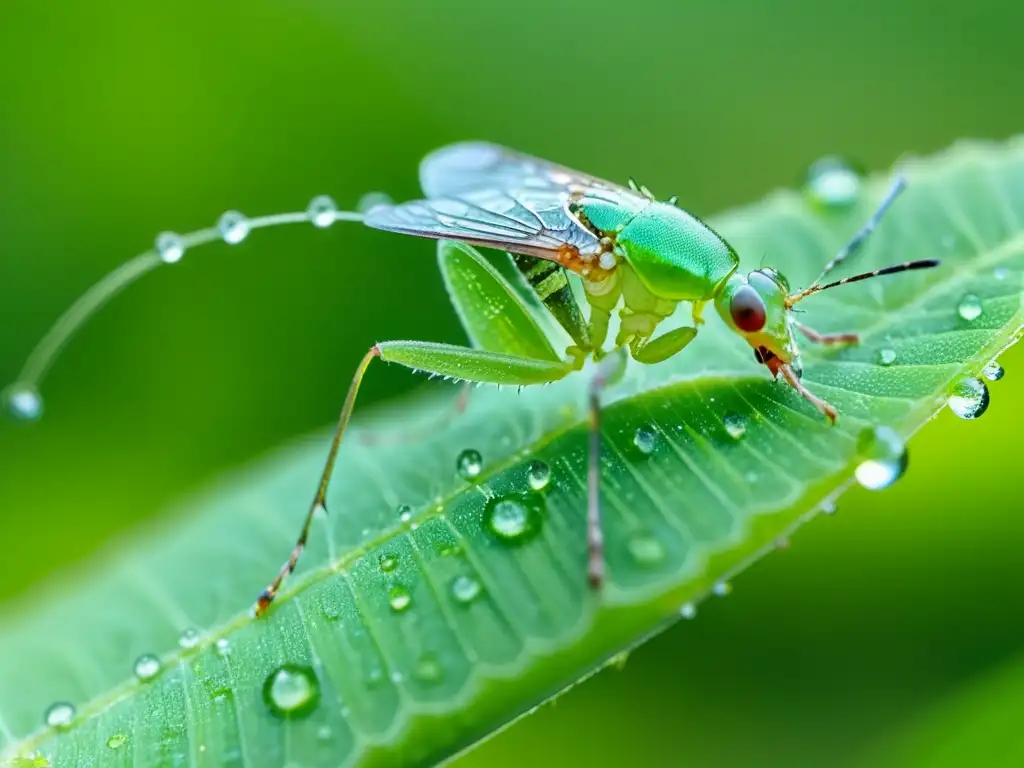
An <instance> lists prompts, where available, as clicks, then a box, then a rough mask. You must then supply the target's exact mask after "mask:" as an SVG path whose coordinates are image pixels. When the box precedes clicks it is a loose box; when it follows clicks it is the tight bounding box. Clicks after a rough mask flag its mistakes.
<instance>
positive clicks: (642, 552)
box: [626, 531, 665, 568]
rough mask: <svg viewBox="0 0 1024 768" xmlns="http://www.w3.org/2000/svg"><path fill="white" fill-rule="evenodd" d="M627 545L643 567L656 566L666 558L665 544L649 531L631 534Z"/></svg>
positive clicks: (631, 555) (633, 556) (638, 563)
mask: <svg viewBox="0 0 1024 768" xmlns="http://www.w3.org/2000/svg"><path fill="white" fill-rule="evenodd" d="M626 547H627V549H628V550H629V554H630V557H632V558H633V561H634V562H635V563H636V564H637V565H639V566H641V567H644V568H654V567H656V566H658V565H660V564H661V563H662V562H664V560H665V545H664V544H662V543H661V542H660V541H658V539H657V537H655V536H654V535H653V534H652V533H649V532H647V531H642V532H639V533H634V534H633V535H632V536H630V537H629V541H628V542H627V543H626Z"/></svg>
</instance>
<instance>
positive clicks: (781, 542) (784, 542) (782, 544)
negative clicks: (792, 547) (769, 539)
mask: <svg viewBox="0 0 1024 768" xmlns="http://www.w3.org/2000/svg"><path fill="white" fill-rule="evenodd" d="M775 548H776V549H789V539H787V538H786V537H785V536H780V537H779V538H777V539H776V540H775Z"/></svg>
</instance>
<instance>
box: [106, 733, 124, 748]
mask: <svg viewBox="0 0 1024 768" xmlns="http://www.w3.org/2000/svg"><path fill="white" fill-rule="evenodd" d="M127 741H128V737H127V736H125V735H124V734H123V733H115V734H114V735H113V736H111V737H109V738H108V739H107V746H108V747H110V749H117V748H118V747H123V746H124V745H125V743H126V742H127Z"/></svg>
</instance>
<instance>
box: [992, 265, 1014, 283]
mask: <svg viewBox="0 0 1024 768" xmlns="http://www.w3.org/2000/svg"><path fill="white" fill-rule="evenodd" d="M1009 276H1010V270H1008V269H1007V268H1006V267H996V268H995V269H994V270H992V277H994V278H995V279H996V280H1005V279H1006V278H1008V277H1009Z"/></svg>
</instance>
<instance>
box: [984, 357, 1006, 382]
mask: <svg viewBox="0 0 1024 768" xmlns="http://www.w3.org/2000/svg"><path fill="white" fill-rule="evenodd" d="M981 375H982V376H984V377H985V378H986V379H988V380H989V381H999V380H1000V379H1001V378H1003V376H1005V375H1006V371H1005V370H1004V369H1003V366H1001V365H1000V364H999V363H998V362H996V361H995V360H990V361H989V362H988V365H986V366H985V367H984V368H982V369H981Z"/></svg>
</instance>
